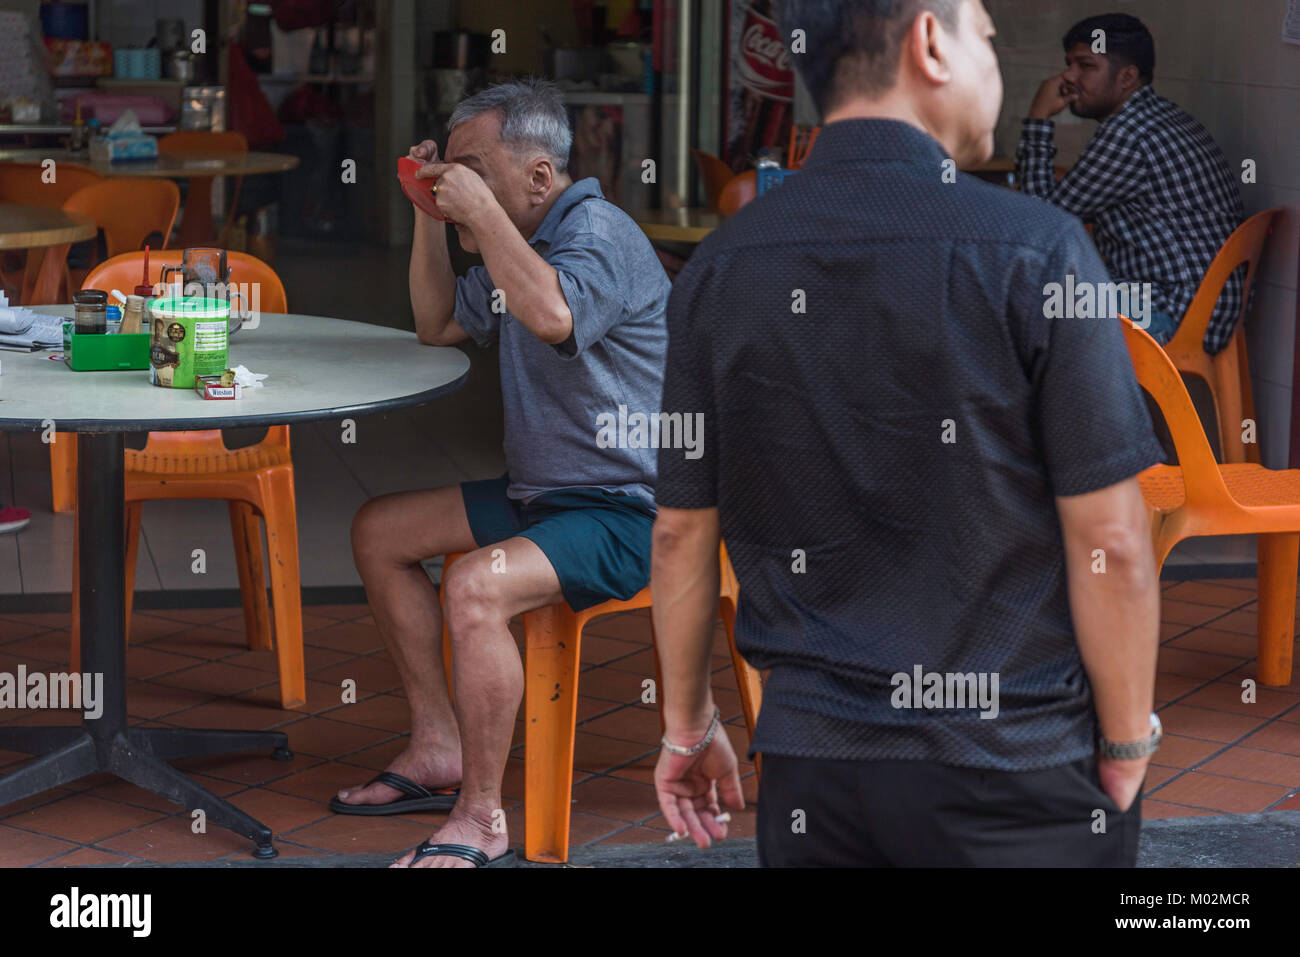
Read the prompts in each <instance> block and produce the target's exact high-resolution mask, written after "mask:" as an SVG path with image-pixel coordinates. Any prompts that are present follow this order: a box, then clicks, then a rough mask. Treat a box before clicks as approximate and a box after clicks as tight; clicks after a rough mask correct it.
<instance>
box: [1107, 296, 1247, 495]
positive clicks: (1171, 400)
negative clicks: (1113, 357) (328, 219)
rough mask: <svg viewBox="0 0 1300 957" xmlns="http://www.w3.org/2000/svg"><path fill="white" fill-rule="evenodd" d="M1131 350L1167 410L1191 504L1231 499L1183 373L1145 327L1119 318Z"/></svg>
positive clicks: (1140, 374)
mask: <svg viewBox="0 0 1300 957" xmlns="http://www.w3.org/2000/svg"><path fill="white" fill-rule="evenodd" d="M1119 321H1120V323H1121V324H1122V325H1123V328H1124V338H1125V340H1126V341H1127V343H1128V353H1129V356H1130V357H1132V359H1133V370H1134V371H1135V372H1136V373H1137V380H1138V382H1139V383H1140V384H1141V386H1142V388H1144V389H1146V390H1147V392H1149V393H1150V394H1151V398H1153V399H1155V400H1156V405H1158V406H1160V411H1161V412H1162V413H1163V414H1164V417H1165V422H1166V424H1168V426H1169V433H1170V435H1172V436H1173V439H1174V448H1175V449H1176V450H1177V451H1178V464H1179V467H1180V468H1181V469H1182V471H1183V484H1184V486H1185V488H1186V490H1187V501H1188V503H1189V504H1192V503H1195V504H1206V503H1218V502H1223V501H1225V500H1228V490H1227V487H1226V486H1225V485H1224V484H1223V476H1222V475H1221V474H1220V472H1219V463H1218V462H1216V461H1215V459H1214V451H1213V450H1212V449H1211V448H1210V442H1209V439H1207V438H1206V437H1205V429H1204V428H1203V427H1202V426H1201V419H1200V416H1198V415H1197V414H1196V406H1195V405H1193V404H1192V397H1191V396H1190V395H1189V394H1188V392H1187V386H1186V385H1184V384H1183V377H1182V376H1181V375H1179V373H1178V370H1177V369H1176V368H1175V367H1174V363H1173V361H1172V360H1171V359H1170V358H1169V356H1168V354H1166V352H1165V350H1164V349H1162V348H1161V347H1160V343H1158V342H1156V341H1155V340H1154V339H1152V338H1151V336H1150V335H1148V334H1147V333H1146V332H1145V331H1144V330H1142V329H1139V328H1137V327H1136V326H1135V325H1133V323H1132V322H1130V321H1129V320H1128V319H1125V318H1123V317H1121V318H1120V320H1119Z"/></svg>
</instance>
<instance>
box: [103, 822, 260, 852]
mask: <svg viewBox="0 0 1300 957" xmlns="http://www.w3.org/2000/svg"><path fill="white" fill-rule="evenodd" d="M193 822H194V819H193V818H192V817H191V816H190V815H189V814H182V815H179V816H177V817H168V818H163V819H162V820H161V821H158V822H156V823H154V824H150V825H148V826H147V827H142V828H137V829H136V830H133V831H128V832H127V833H125V834H119V835H117V836H116V837H110V838H108V839H107V840H104V841H99V842H97V844H96V848H97V849H101V850H109V851H117V852H118V853H121V854H131V855H134V856H136V857H143V858H145V859H147V860H150V861H157V862H160V863H164V864H178V863H181V862H185V861H211V860H216V859H217V858H219V857H226V856H227V855H229V854H236V853H241V852H242V853H244V854H251V853H252V850H253V847H254V845H253V842H252V841H250V840H249V839H248V838H246V837H243V836H241V835H238V834H235V833H234V832H233V831H228V830H226V829H225V828H224V827H218V826H217V825H216V824H215V823H213V822H212V821H210V820H209V821H208V822H207V830H206V831H205V832H204V833H202V834H195V833H194V832H193V830H192V829H191V828H192V827H193Z"/></svg>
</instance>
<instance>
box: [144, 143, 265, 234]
mask: <svg viewBox="0 0 1300 957" xmlns="http://www.w3.org/2000/svg"><path fill="white" fill-rule="evenodd" d="M247 152H248V139H247V138H246V137H245V136H244V134H243V133H231V132H223V133H213V132H209V131H205V130H181V131H178V132H176V133H168V134H167V135H166V136H164V137H162V138H161V139H159V140H158V153H159V154H160V155H162V156H169V155H170V156H175V155H178V154H185V155H190V156H193V155H195V154H203V153H247ZM212 180H213V177H211V176H195V177H192V178H191V179H190V191H189V195H188V196H187V197H186V199H185V215H184V216H182V217H181V241H180V244H179V245H180V246H182V247H187V246H199V245H204V244H209V245H211V244H215V245H218V246H225V245H226V240H227V238H228V237H229V235H230V227H231V226H232V225H234V222H235V211H236V209H238V207H239V191H240V189H241V188H242V187H243V185H244V177H242V176H236V177H235V190H234V193H233V194H232V195H231V197H230V212H229V213H228V214H227V215H226V222H225V225H223V226H222V227H221V232H220V233H219V234H217V235H216V237H215V238H214V237H213V236H212V235H211V234H212Z"/></svg>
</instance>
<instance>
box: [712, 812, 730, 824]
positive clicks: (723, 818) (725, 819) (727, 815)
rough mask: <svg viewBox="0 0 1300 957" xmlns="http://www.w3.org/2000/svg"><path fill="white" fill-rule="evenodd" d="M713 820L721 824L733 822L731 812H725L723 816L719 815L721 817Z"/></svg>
mask: <svg viewBox="0 0 1300 957" xmlns="http://www.w3.org/2000/svg"><path fill="white" fill-rule="evenodd" d="M713 820H715V821H717V822H718V823H719V824H726V823H727V822H728V821H730V820H731V812H730V811H723V812H722V813H721V814H719V815H718V816H717V817H715V818H714V819H713Z"/></svg>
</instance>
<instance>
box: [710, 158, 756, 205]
mask: <svg viewBox="0 0 1300 957" xmlns="http://www.w3.org/2000/svg"><path fill="white" fill-rule="evenodd" d="M756 196H758V173H756V172H755V171H754V170H752V169H747V170H745V172H743V173H737V174H736V175H735V176H733V177H732V178H731V180H730V181H729V182H728V183H727V185H726V186H724V187H722V195H720V196H719V197H718V212H719V213H721V214H722V215H723V216H731V215H732V214H734V213H735V212H736V210H738V209H740V207H742V206H744V205H745V204H746V203H749V202H753V200H754V198H755V197H756Z"/></svg>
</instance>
